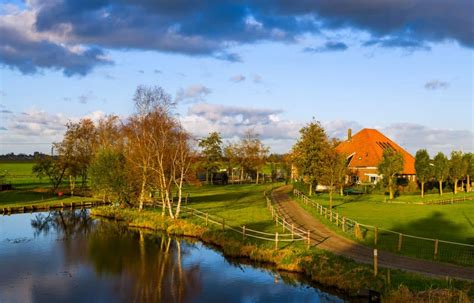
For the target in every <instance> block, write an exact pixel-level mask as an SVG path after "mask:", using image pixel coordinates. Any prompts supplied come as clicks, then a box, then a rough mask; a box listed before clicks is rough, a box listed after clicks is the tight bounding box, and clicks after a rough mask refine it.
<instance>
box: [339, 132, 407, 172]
mask: <svg viewBox="0 0 474 303" xmlns="http://www.w3.org/2000/svg"><path fill="white" fill-rule="evenodd" d="M386 148H392V149H394V150H396V151H398V152H400V153H402V155H403V158H404V168H403V172H402V174H405V175H414V174H415V158H414V157H413V156H412V155H410V154H409V153H408V152H407V151H406V150H404V149H403V148H401V147H400V146H399V145H398V144H397V143H395V142H393V141H392V140H390V139H389V138H387V137H385V136H384V135H383V134H382V133H381V132H379V131H378V130H376V129H370V128H364V129H363V130H361V131H360V132H358V133H357V134H355V135H354V136H352V138H351V139H350V140H346V141H343V142H341V143H340V144H339V145H338V146H337V148H336V149H337V151H338V152H340V153H343V154H345V155H347V156H351V155H352V159H351V161H350V162H349V167H351V168H357V167H359V168H360V167H377V166H378V165H379V163H380V161H381V160H382V155H383V151H384V149H386Z"/></svg>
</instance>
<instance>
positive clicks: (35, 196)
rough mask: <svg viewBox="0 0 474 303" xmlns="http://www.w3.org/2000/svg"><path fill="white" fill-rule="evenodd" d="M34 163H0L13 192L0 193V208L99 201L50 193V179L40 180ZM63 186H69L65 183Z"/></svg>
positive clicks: (2, 172) (0, 172) (0, 170)
mask: <svg viewBox="0 0 474 303" xmlns="http://www.w3.org/2000/svg"><path fill="white" fill-rule="evenodd" d="M33 165H34V163H33V162H0V174H2V175H3V174H5V182H6V183H7V184H11V185H12V186H13V190H7V191H0V207H13V206H30V205H34V204H41V205H54V204H58V203H61V202H64V203H70V202H82V201H93V200H97V199H94V198H90V197H79V196H74V197H70V196H61V197H60V196H58V195H57V194H54V193H51V192H50V190H49V189H50V187H51V185H50V183H49V180H48V178H42V179H40V178H38V177H36V176H35V175H34V174H33V172H32V168H33ZM63 186H67V183H66V182H63Z"/></svg>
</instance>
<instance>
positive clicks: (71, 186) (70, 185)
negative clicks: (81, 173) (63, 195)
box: [69, 175, 76, 197]
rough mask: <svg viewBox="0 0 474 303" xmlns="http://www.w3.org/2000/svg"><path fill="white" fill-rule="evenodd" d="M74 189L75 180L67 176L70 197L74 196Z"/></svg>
mask: <svg viewBox="0 0 474 303" xmlns="http://www.w3.org/2000/svg"><path fill="white" fill-rule="evenodd" d="M75 187H76V178H75V177H73V176H71V175H70V176H69V189H70V190H71V197H72V196H74V188H75Z"/></svg>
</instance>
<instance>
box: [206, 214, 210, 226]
mask: <svg viewBox="0 0 474 303" xmlns="http://www.w3.org/2000/svg"><path fill="white" fill-rule="evenodd" d="M208 222H209V214H208V213H206V226H207V224H208Z"/></svg>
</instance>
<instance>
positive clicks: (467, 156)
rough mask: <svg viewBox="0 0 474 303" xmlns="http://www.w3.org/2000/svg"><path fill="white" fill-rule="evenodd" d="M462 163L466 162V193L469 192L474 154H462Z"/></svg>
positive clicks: (473, 174) (473, 167)
mask: <svg viewBox="0 0 474 303" xmlns="http://www.w3.org/2000/svg"><path fill="white" fill-rule="evenodd" d="M464 161H466V191H467V192H470V191H471V177H472V176H474V154H473V153H466V154H464Z"/></svg>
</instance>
